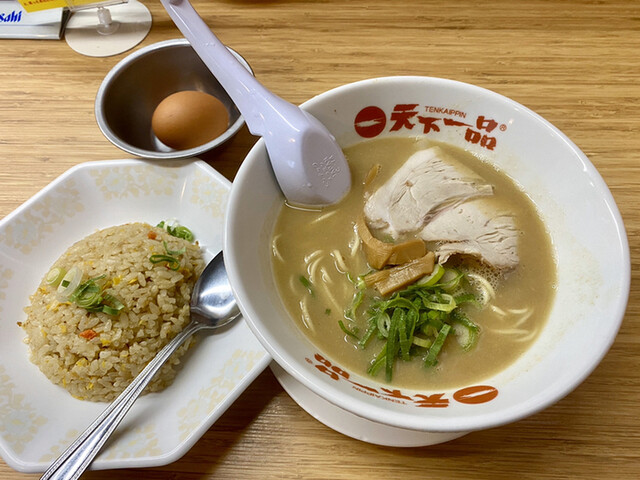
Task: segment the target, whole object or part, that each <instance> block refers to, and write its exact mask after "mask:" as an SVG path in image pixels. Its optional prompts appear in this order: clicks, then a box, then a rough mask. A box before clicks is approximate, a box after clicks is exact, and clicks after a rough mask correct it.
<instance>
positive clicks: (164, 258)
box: [149, 253, 180, 270]
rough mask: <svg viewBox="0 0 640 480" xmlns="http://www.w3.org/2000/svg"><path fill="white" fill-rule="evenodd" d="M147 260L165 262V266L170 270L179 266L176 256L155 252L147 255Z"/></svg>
mask: <svg viewBox="0 0 640 480" xmlns="http://www.w3.org/2000/svg"><path fill="white" fill-rule="evenodd" d="M149 261H150V262H151V263H162V262H166V263H167V268H169V269H171V270H178V269H179V268H180V260H178V259H177V258H176V257H172V256H171V255H162V254H160V253H157V254H154V255H151V256H150V257H149Z"/></svg>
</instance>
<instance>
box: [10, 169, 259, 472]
mask: <svg viewBox="0 0 640 480" xmlns="http://www.w3.org/2000/svg"><path fill="white" fill-rule="evenodd" d="M230 185H231V184H230V182H229V181H228V180H226V179H225V178H224V177H223V176H222V175H220V174H219V173H218V172H216V171H215V170H213V169H212V168H211V167H209V166H208V165H207V164H206V163H204V162H201V161H195V162H194V161H171V162H159V161H154V162H152V163H150V162H145V161H142V160H112V161H103V162H88V163H83V164H80V165H78V166H76V167H74V168H72V169H70V170H69V171H67V172H66V173H64V174H63V175H62V176H60V177H59V178H58V179H56V180H55V181H54V182H53V183H51V184H50V185H48V186H47V187H45V188H44V189H43V190H42V191H41V192H40V193H38V194H37V195H35V196H34V197H33V198H31V199H30V200H28V201H27V202H26V203H25V204H24V205H22V206H21V207H19V208H18V209H17V210H15V211H14V212H12V213H11V214H9V215H7V216H6V217H5V218H4V219H2V220H1V221H0V454H1V455H2V457H3V459H4V460H5V461H6V462H7V464H9V465H10V466H11V467H12V468H15V469H16V470H20V471H23V472H42V471H44V470H45V469H46V468H47V467H48V465H49V464H50V463H51V462H52V461H53V460H55V459H56V458H57V456H58V455H59V454H60V453H62V451H63V450H64V449H65V448H66V446H67V445H68V444H69V443H71V442H72V441H73V440H74V439H75V437H76V436H77V435H78V434H80V433H81V432H82V431H83V430H84V429H85V428H86V427H87V426H88V425H89V424H90V423H91V421H92V420H93V419H94V418H95V417H97V416H98V415H99V414H100V413H101V412H102V410H103V409H104V408H105V406H106V404H104V403H93V402H85V401H81V400H76V399H75V398H73V397H72V396H71V395H70V394H68V393H67V392H66V391H65V390H64V389H62V388H60V387H58V386H55V385H53V384H52V383H51V382H49V380H48V379H47V378H46V377H45V376H44V375H43V374H42V373H41V372H40V370H38V368H37V367H36V366H35V365H33V364H32V363H31V362H30V361H29V352H28V347H27V346H26V345H25V344H24V343H23V338H24V336H25V334H24V331H23V330H22V329H21V328H20V327H18V325H17V324H16V322H19V321H22V320H24V319H25V317H26V316H25V314H24V312H23V308H24V307H25V306H26V305H27V303H28V302H29V295H31V294H32V293H33V292H34V291H35V289H36V288H37V286H38V284H39V282H40V280H41V278H42V277H43V275H44V274H45V273H46V272H47V269H48V268H49V266H50V265H51V264H52V263H53V262H54V261H55V259H56V258H58V257H59V256H60V255H61V254H62V253H63V252H64V251H65V250H66V249H67V248H68V247H69V246H70V245H71V244H72V243H74V242H75V241H77V240H80V239H81V238H83V237H85V236H86V235H88V234H90V233H93V232H94V231H96V230H98V229H101V228H105V227H108V226H111V225H117V224H122V223H126V222H133V221H144V222H148V223H150V224H156V223H158V222H159V221H161V220H167V219H172V218H175V219H178V220H179V221H180V223H181V224H183V225H186V226H188V227H190V228H191V229H192V230H193V232H194V234H195V235H196V238H197V239H198V241H199V242H200V245H201V246H202V247H203V249H204V250H205V255H206V257H207V258H206V259H207V260H209V259H210V258H212V257H213V256H214V255H215V254H216V253H217V252H218V251H220V250H221V249H222V243H223V233H224V215H225V210H226V204H227V198H228V195H229V189H230ZM269 361H270V358H269V356H268V355H267V353H266V352H265V350H264V349H263V348H262V347H261V345H260V343H259V342H258V341H257V340H256V339H255V337H254V336H253V334H252V333H251V332H250V330H249V329H248V327H247V326H246V324H245V322H244V320H243V319H241V320H240V321H238V322H236V323H235V324H234V325H233V327H232V328H230V329H228V330H225V331H223V332H221V333H218V334H213V335H208V336H207V335H206V334H205V335H200V336H199V338H198V342H197V344H196V345H195V347H194V348H192V349H191V351H190V352H189V353H188V354H187V355H186V356H185V357H184V360H183V370H182V371H181V372H180V373H179V375H178V377H177V378H176V380H175V382H174V383H173V385H171V386H170V387H169V388H167V389H166V390H164V391H162V392H159V393H154V394H149V395H145V396H143V397H141V398H140V399H139V400H138V402H137V403H136V404H135V405H134V406H133V408H132V410H131V411H130V412H129V414H128V416H127V417H126V418H125V420H124V421H123V423H122V424H121V425H120V427H119V428H118V430H117V431H116V432H115V434H114V437H113V438H112V439H111V440H110V441H109V443H107V445H106V447H105V449H104V450H103V451H102V452H101V453H100V455H99V456H98V457H97V458H96V460H95V461H94V462H93V465H92V468H94V469H107V468H125V467H150V466H157V465H163V464H167V463H170V462H172V461H175V460H177V459H178V458H180V457H181V456H182V455H183V454H184V453H186V452H187V450H189V448H190V447H191V446H192V445H193V444H194V443H195V442H196V441H197V440H198V439H199V438H200V437H201V436H202V435H203V434H204V432H205V431H207V430H208V429H209V427H210V426H211V425H212V424H213V422H214V421H215V420H216V419H217V418H218V417H220V415H222V413H223V412H224V411H225V410H226V409H227V408H228V407H229V405H231V403H233V401H234V400H235V399H236V398H237V397H238V396H239V394H240V393H241V392H242V391H243V390H244V389H245V388H246V387H247V386H248V385H249V384H250V383H251V382H252V381H253V379H254V378H255V377H256V376H257V375H258V374H259V373H260V372H261V371H262V370H263V369H264V368H265V367H266V366H267V365H268V363H269Z"/></svg>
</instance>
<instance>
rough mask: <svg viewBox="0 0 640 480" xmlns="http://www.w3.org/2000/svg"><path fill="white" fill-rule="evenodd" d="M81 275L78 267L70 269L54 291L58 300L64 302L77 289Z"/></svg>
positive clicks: (81, 272) (82, 273)
mask: <svg viewBox="0 0 640 480" xmlns="http://www.w3.org/2000/svg"><path fill="white" fill-rule="evenodd" d="M83 275H84V272H83V271H82V270H81V269H80V268H79V267H77V266H75V265H74V266H73V267H71V268H70V269H69V271H68V272H67V273H66V274H65V275H64V277H63V278H62V280H61V281H60V285H58V290H57V291H56V296H57V297H58V300H60V301H61V302H66V301H67V300H68V299H69V296H70V295H71V294H72V293H73V292H74V291H75V289H76V288H78V285H80V282H81V281H82V276H83Z"/></svg>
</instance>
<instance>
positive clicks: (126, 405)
mask: <svg viewBox="0 0 640 480" xmlns="http://www.w3.org/2000/svg"><path fill="white" fill-rule="evenodd" d="M202 328H206V325H204V324H201V323H197V322H195V321H192V322H191V323H189V325H187V326H186V327H185V329H184V330H182V331H181V332H180V333H179V334H178V335H176V336H175V337H174V338H173V339H172V340H171V341H170V342H169V343H168V344H167V345H166V346H165V347H164V348H163V349H162V350H160V352H158V355H156V357H155V358H154V359H153V360H151V361H150V362H149V363H148V364H147V366H146V367H145V368H144V369H143V370H142V372H140V374H139V375H138V376H137V377H136V378H135V379H134V380H133V381H132V382H131V383H130V384H129V386H128V387H127V388H126V389H125V390H124V391H123V392H122V393H121V394H120V395H119V396H118V398H117V399H116V400H114V401H113V403H112V404H111V405H109V407H108V408H107V409H106V410H105V411H104V412H102V414H101V415H100V416H99V417H98V418H97V419H96V420H95V421H94V422H93V423H92V424H91V425H90V426H89V428H87V429H86V430H85V431H84V432H83V433H82V434H81V435H80V436H79V437H78V438H77V439H76V440H75V441H74V442H73V443H72V444H71V445H70V446H69V448H67V449H66V450H65V451H64V452H63V453H62V455H60V456H59V457H58V459H57V460H56V461H55V462H53V463H52V464H51V466H50V467H49V468H48V469H47V471H46V472H44V474H43V475H42V477H40V478H41V479H46V480H49V479H56V480H76V479H78V478H79V477H80V475H82V473H83V472H84V471H85V470H86V469H87V467H88V466H89V464H90V463H91V461H92V460H93V459H94V457H95V456H96V455H97V454H98V452H99V451H100V450H101V448H102V447H103V445H104V444H105V443H106V441H107V440H108V439H109V437H110V436H111V434H112V433H113V432H114V430H115V429H116V428H117V427H118V425H119V424H120V422H121V421H122V419H123V418H124V416H125V415H126V414H127V412H128V411H129V409H130V408H131V406H132V405H133V403H134V402H135V401H136V400H137V398H138V397H139V396H140V394H141V393H142V391H143V390H144V388H145V387H146V386H147V384H148V383H149V381H151V379H152V378H153V377H154V375H155V374H156V373H157V372H158V370H160V368H161V367H162V365H163V364H164V363H165V362H166V361H167V359H168V358H169V357H170V356H171V354H172V353H173V352H175V351H176V349H177V348H178V347H179V346H180V345H182V344H183V343H184V342H185V340H187V339H188V338H189V337H190V336H191V335H193V334H194V333H195V332H197V331H198V330H200V329H202Z"/></svg>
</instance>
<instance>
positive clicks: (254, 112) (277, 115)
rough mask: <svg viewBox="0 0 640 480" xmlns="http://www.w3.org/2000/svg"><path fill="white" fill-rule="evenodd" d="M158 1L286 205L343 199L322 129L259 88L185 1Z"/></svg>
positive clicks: (347, 182)
mask: <svg viewBox="0 0 640 480" xmlns="http://www.w3.org/2000/svg"><path fill="white" fill-rule="evenodd" d="M161 1H162V4H163V5H164V8H165V9H166V10H167V12H169V15H170V16H171V18H172V19H173V21H174V22H175V24H176V25H177V27H178V28H179V29H180V31H181V32H182V34H183V35H184V36H185V37H186V38H187V40H188V41H189V43H190V44H191V46H192V47H193V49H194V50H195V51H196V53H197V54H198V55H199V56H200V58H201V59H202V61H203V62H204V64H205V65H206V66H207V67H208V68H209V70H211V72H212V73H213V74H214V75H215V77H216V79H217V80H218V81H219V82H220V84H221V85H222V87H223V88H224V89H225V90H226V91H227V93H228V94H229V96H230V97H231V99H232V100H233V101H234V103H235V104H236V105H237V107H238V109H239V110H240V112H241V113H242V116H243V117H244V119H245V122H246V123H247V126H248V128H249V130H250V131H251V133H253V134H254V135H259V136H261V137H262V138H263V139H264V143H265V146H266V147H267V152H268V153H269V158H270V160H271V165H272V168H273V171H274V173H275V176H276V179H277V181H278V184H279V185H280V188H281V190H282V192H283V194H284V196H285V197H286V199H287V200H288V201H289V202H290V203H294V204H302V205H329V204H333V203H336V202H337V201H339V200H340V199H342V197H344V196H345V195H346V193H347V192H348V191H349V189H350V188H351V174H350V171H349V166H348V165H347V161H346V159H345V158H344V154H343V153H342V150H341V149H340V147H339V146H338V144H337V143H336V140H335V138H334V137H333V136H332V135H331V134H330V133H329V131H328V130H327V129H326V128H325V127H324V125H322V124H321V123H320V122H319V121H318V120H317V119H316V118H314V117H313V116H312V115H311V114H309V113H307V112H305V111H303V110H301V109H300V108H298V107H297V106H295V105H293V104H291V103H289V102H287V101H285V100H283V99H282V98H280V97H278V96H276V95H275V94H273V93H271V92H270V91H269V90H267V89H266V88H265V87H264V86H263V85H262V84H261V83H260V82H258V81H257V80H256V79H255V77H254V76H253V75H251V73H250V72H249V71H247V69H246V68H244V66H242V64H240V63H239V62H238V61H237V60H236V59H235V57H234V56H233V55H232V54H231V53H229V51H228V50H227V48H226V47H225V46H224V45H223V44H222V43H221V42H220V40H218V38H217V37H216V36H215V35H214V34H213V33H212V32H211V29H210V28H209V27H208V26H207V24H206V23H205V22H204V21H203V20H202V18H200V16H199V15H198V13H197V12H196V11H195V10H194V9H193V7H192V6H191V4H190V3H189V2H188V1H187V0H161Z"/></svg>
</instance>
